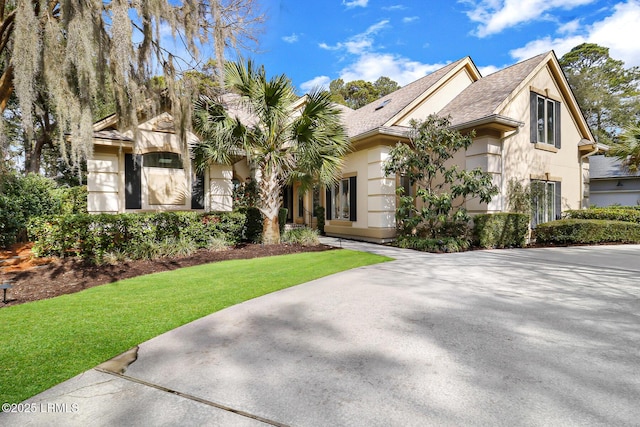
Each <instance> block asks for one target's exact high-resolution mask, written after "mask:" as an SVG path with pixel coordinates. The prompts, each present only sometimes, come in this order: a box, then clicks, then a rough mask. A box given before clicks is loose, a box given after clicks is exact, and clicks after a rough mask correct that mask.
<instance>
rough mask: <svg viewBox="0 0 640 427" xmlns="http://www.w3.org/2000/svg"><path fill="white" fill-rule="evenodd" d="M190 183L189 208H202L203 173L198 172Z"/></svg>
mask: <svg viewBox="0 0 640 427" xmlns="http://www.w3.org/2000/svg"><path fill="white" fill-rule="evenodd" d="M193 178H194V179H193V184H192V185H191V209H204V174H203V173H198V174H196V175H194V177H193Z"/></svg>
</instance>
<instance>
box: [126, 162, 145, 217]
mask: <svg viewBox="0 0 640 427" xmlns="http://www.w3.org/2000/svg"><path fill="white" fill-rule="evenodd" d="M124 207H125V209H142V156H140V155H133V154H125V155H124Z"/></svg>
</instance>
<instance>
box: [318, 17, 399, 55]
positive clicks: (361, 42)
mask: <svg viewBox="0 0 640 427" xmlns="http://www.w3.org/2000/svg"><path fill="white" fill-rule="evenodd" d="M388 26H389V21H388V20H386V19H385V20H383V21H380V22H378V23H375V24H373V25H372V26H370V27H369V28H367V29H366V30H365V31H364V32H363V33H360V34H356V35H355V36H352V37H350V38H349V39H347V41H345V42H338V43H336V44H335V45H333V46H330V45H328V44H326V43H320V44H319V45H318V46H319V47H320V48H321V49H324V50H343V49H344V50H346V51H347V52H348V53H351V54H354V55H361V54H362V53H364V52H368V51H369V50H371V48H372V47H373V41H374V38H373V36H375V34H376V33H378V32H380V31H381V30H382V29H384V28H387V27H388Z"/></svg>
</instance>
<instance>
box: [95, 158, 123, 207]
mask: <svg viewBox="0 0 640 427" xmlns="http://www.w3.org/2000/svg"><path fill="white" fill-rule="evenodd" d="M119 165H120V162H119V159H118V155H117V154H111V153H104V152H102V153H101V152H97V153H94V156H93V158H91V159H88V160H87V191H88V193H89V195H88V197H87V211H88V212H89V213H103V212H104V213H117V212H119V209H120V203H119V199H120V197H119V189H120V177H119V171H120V168H119Z"/></svg>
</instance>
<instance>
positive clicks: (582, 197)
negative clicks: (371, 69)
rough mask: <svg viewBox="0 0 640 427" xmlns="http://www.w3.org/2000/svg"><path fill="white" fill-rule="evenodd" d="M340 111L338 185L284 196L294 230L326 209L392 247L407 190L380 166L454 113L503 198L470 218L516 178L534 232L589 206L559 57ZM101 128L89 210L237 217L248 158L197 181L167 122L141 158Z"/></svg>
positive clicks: (415, 86) (127, 142)
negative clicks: (526, 189)
mask: <svg viewBox="0 0 640 427" xmlns="http://www.w3.org/2000/svg"><path fill="white" fill-rule="evenodd" d="M341 108H342V109H343V118H344V123H345V126H346V128H347V130H348V134H349V137H350V138H351V141H352V145H353V152H352V153H350V154H349V155H347V156H346V158H345V162H344V167H343V169H342V176H341V179H340V181H339V183H338V185H337V186H335V188H329V189H326V190H325V191H321V189H319V188H316V189H315V190H313V191H308V192H307V193H305V194H303V193H301V192H299V191H298V187H297V186H293V187H288V188H286V189H285V191H284V194H283V200H284V207H286V208H288V210H289V218H288V219H289V221H290V222H295V223H300V224H311V225H314V224H315V218H314V217H313V212H314V208H315V206H317V205H322V206H325V208H326V219H327V221H326V224H325V231H326V232H327V234H329V235H333V236H343V237H350V238H357V239H364V240H371V241H378V242H383V241H388V240H391V239H393V238H394V237H395V232H396V229H395V208H396V195H395V189H396V187H397V186H398V185H404V183H402V182H400V178H399V177H393V176H391V177H386V176H384V170H383V164H384V162H385V160H386V159H387V157H388V153H389V150H390V148H391V147H392V146H393V145H395V144H396V143H398V142H407V141H408V135H409V131H410V122H411V120H414V119H415V120H420V119H424V118H426V117H427V116H428V115H429V114H431V113H437V114H440V115H444V116H450V117H451V122H452V126H453V127H454V128H455V129H457V130H460V131H461V132H468V131H471V130H474V131H475V137H474V142H473V145H472V146H471V147H470V148H469V149H468V150H467V151H466V152H460V153H458V154H457V156H456V158H455V162H456V163H457V164H458V165H460V166H461V167H464V168H476V167H481V168H482V169H483V170H485V171H487V172H489V173H491V174H492V176H493V182H494V183H495V184H496V185H497V186H498V188H499V189H500V194H499V195H498V196H496V197H495V198H494V199H493V200H492V202H491V203H490V204H488V205H486V204H481V203H479V202H478V201H477V200H468V201H467V202H466V207H467V209H468V211H469V212H470V213H471V214H478V213H485V212H503V211H505V210H507V208H508V207H507V200H506V197H505V194H506V189H507V185H508V183H509V181H510V180H518V181H520V182H522V183H525V184H527V183H529V184H531V185H532V186H534V187H535V188H536V189H537V191H536V193H538V194H540V195H541V196H540V197H538V200H537V204H536V212H535V215H534V219H533V221H532V223H533V225H534V226H535V224H537V223H540V222H545V221H548V220H552V219H556V218H559V217H560V213H561V211H562V210H565V209H579V208H582V207H586V206H588V188H589V187H588V182H589V160H588V157H589V156H590V155H592V154H595V153H596V152H597V151H599V149H600V148H601V147H599V146H598V145H597V144H596V143H595V142H594V141H595V140H594V138H593V136H592V134H591V132H590V130H589V128H588V126H587V123H586V121H585V119H584V117H583V115H582V113H581V111H580V109H579V107H578V104H577V102H576V100H575V98H574V96H573V93H572V92H571V89H570V88H569V85H568V83H567V80H566V78H565V76H564V74H563V72H562V70H561V69H560V66H559V64H558V60H557V58H556V56H555V54H554V53H553V52H549V53H546V54H543V55H538V56H536V57H534V58H531V59H529V60H527V61H524V62H521V63H519V64H516V65H513V66H511V67H508V68H505V69H503V70H501V71H498V72H496V73H493V74H491V75H489V76H487V77H482V76H481V75H480V72H479V71H478V69H477V68H476V66H475V64H474V63H473V61H472V60H471V58H469V57H466V58H463V59H461V60H459V61H456V62H454V63H452V64H449V65H447V66H445V67H443V68H441V69H440V70H438V71H435V72H433V73H432V74H429V75H427V76H425V77H423V78H421V79H419V80H417V81H415V82H413V83H410V84H408V85H407V86H405V87H403V88H401V89H399V90H397V91H395V92H393V93H391V94H388V95H386V96H384V97H382V98H381V99H379V100H377V101H375V102H372V103H370V104H368V105H365V106H364V107H362V108H360V109H358V110H351V109H349V108H347V107H341ZM95 131H96V134H95V138H94V143H95V150H94V152H95V155H94V158H93V159H92V160H90V161H89V165H88V167H89V210H90V211H91V212H125V211H126V212H136V211H145V210H171V209H176V210H183V209H204V210H230V209H231V193H232V188H233V187H232V180H234V179H235V180H237V181H240V182H243V181H244V180H245V179H246V178H248V177H249V176H250V170H249V167H248V166H247V164H246V162H245V161H243V160H240V161H238V162H237V163H236V164H234V165H232V166H221V165H212V166H211V167H210V168H209V170H208V171H206V173H205V174H204V176H200V177H196V176H195V175H194V174H193V173H189V172H187V171H186V170H184V169H180V168H179V164H180V163H181V162H179V158H178V156H179V153H180V152H181V149H180V145H179V143H178V140H177V138H176V136H175V134H174V133H173V131H172V123H171V117H170V116H169V115H167V114H166V113H165V114H163V115H161V116H159V117H156V118H153V119H151V120H148V121H147V122H145V123H143V124H141V125H140V132H139V134H140V135H141V140H140V141H138V143H137V144H135V147H136V148H135V149H136V152H135V153H134V151H133V150H134V144H133V140H132V137H133V135H132V133H131V132H123V133H119V132H118V131H117V129H116V128H115V118H113V117H112V118H108V119H105V120H103V121H101V122H99V123H97V124H96V127H95ZM191 137H192V138H195V137H194V136H191ZM140 159H141V163H140ZM140 164H141V166H137V165H140Z"/></svg>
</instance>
